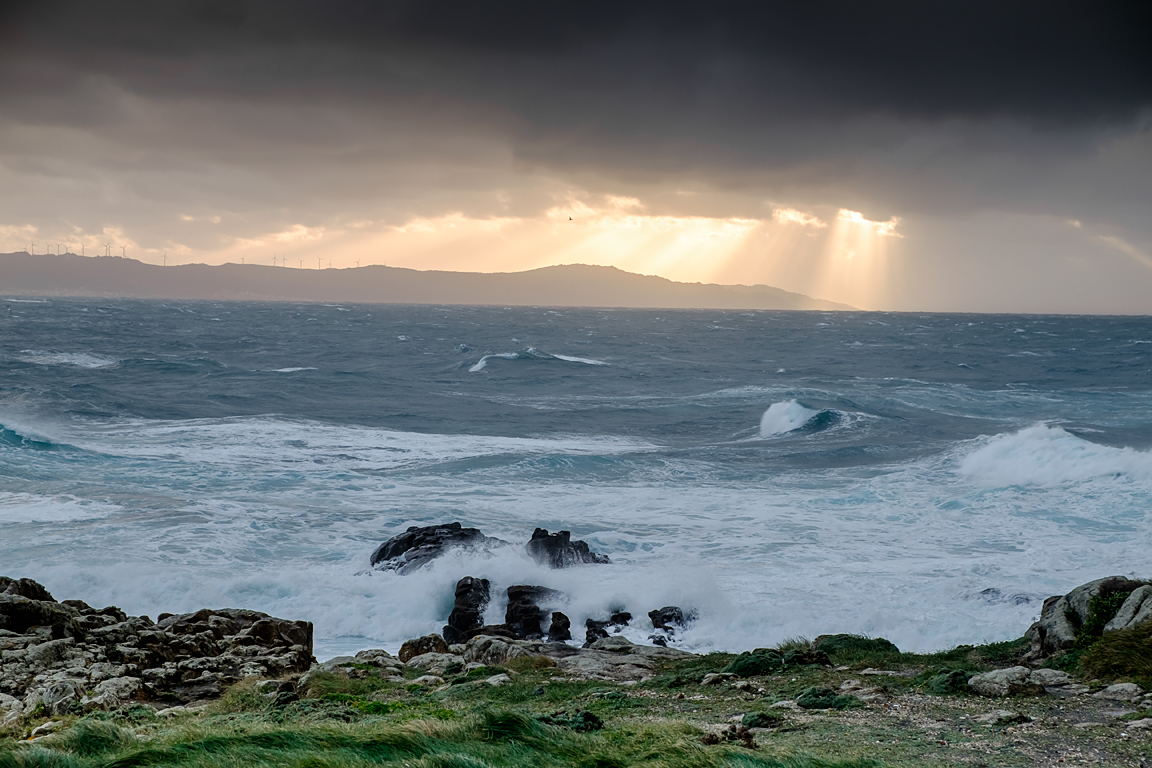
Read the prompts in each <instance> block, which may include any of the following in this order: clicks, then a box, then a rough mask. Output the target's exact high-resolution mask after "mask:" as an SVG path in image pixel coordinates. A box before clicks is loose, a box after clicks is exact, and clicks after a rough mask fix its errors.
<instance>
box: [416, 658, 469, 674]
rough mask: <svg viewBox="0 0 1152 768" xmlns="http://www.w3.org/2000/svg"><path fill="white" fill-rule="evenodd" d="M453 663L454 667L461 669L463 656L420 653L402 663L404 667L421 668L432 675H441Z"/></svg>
mask: <svg viewBox="0 0 1152 768" xmlns="http://www.w3.org/2000/svg"><path fill="white" fill-rule="evenodd" d="M454 665H455V667H456V669H463V668H464V657H463V656H457V655H455V654H453V653H422V654H420V655H419V656H413V657H412V658H410V659H408V661H406V662H405V663H404V666H406V667H411V668H412V669H423V670H426V671H427V672H428V673H429V674H432V675H443V674H444V673H445V672H447V671H448V669H449V667H452V666H454Z"/></svg>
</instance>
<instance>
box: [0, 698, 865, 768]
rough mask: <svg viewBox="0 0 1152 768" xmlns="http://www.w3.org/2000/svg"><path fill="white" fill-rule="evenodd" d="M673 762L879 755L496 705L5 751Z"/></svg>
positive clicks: (731, 764) (754, 765)
mask: <svg viewBox="0 0 1152 768" xmlns="http://www.w3.org/2000/svg"><path fill="white" fill-rule="evenodd" d="M634 765H646V766H657V765H658V766H667V767H668V768H735V767H736V766H742V767H745V768H872V767H873V766H878V765H880V764H879V763H877V762H875V761H873V760H867V759H863V760H861V759H853V760H843V761H841V760H835V759H819V758H816V757H813V756H809V755H804V754H785V753H780V752H774V751H768V750H756V751H751V750H748V749H745V748H743V747H738V746H734V745H729V744H722V745H717V746H705V745H704V744H702V743H701V741H700V738H699V732H697V731H696V730H695V729H692V728H689V727H686V726H684V725H681V724H676V723H661V724H651V725H640V726H636V727H631V728H627V729H622V730H615V731H589V732H580V731H577V730H573V729H571V728H566V727H558V726H551V725H546V724H544V723H541V722H540V721H539V720H538V719H535V718H532V717H529V716H528V715H526V714H524V713H522V712H516V711H512V710H500V709H490V710H485V711H481V712H478V713H477V714H475V715H473V716H471V717H469V718H467V719H466V720H463V721H459V722H443V721H417V722H411V723H407V724H399V725H398V724H395V723H389V722H385V721H379V720H376V721H371V722H364V723H359V724H355V725H350V724H340V723H328V724H324V725H318V724H305V725H299V724H297V725H294V726H292V727H282V726H275V725H270V724H267V723H243V724H236V723H231V722H220V721H215V720H209V721H205V722H203V723H198V724H195V725H190V726H184V727H173V728H169V729H165V730H161V731H159V732H156V733H153V734H149V737H148V738H147V739H146V740H145V739H141V738H138V737H136V736H133V735H132V734H131V733H129V732H128V731H126V730H124V729H120V728H118V727H117V726H115V725H113V724H110V723H99V722H97V723H90V722H86V721H83V720H82V721H80V722H79V723H77V724H76V725H75V726H73V728H71V729H70V730H69V731H67V732H65V733H64V734H62V735H60V736H57V737H53V738H51V739H48V740H46V741H45V742H42V743H40V744H37V745H32V746H29V747H23V746H8V747H7V748H6V749H0V768H130V767H134V766H186V767H187V768H209V767H210V766H211V767H212V768H219V767H231V766H235V767H236V768H240V767H241V766H243V767H244V768H253V767H255V766H285V767H287V768H359V767H360V766H405V767H406V768H498V767H503V766H509V767H511V766H516V767H517V768H519V767H521V766H539V768H551V767H552V766H556V767H557V768H560V767H561V766H565V767H568V766H575V767H576V768H615V767H617V766H619V767H620V768H624V766H634Z"/></svg>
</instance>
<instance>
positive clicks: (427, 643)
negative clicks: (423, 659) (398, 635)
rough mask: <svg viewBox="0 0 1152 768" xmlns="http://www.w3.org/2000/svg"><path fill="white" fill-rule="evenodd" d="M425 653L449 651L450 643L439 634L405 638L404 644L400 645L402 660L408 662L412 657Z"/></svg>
mask: <svg viewBox="0 0 1152 768" xmlns="http://www.w3.org/2000/svg"><path fill="white" fill-rule="evenodd" d="M425 653H448V643H446V642H444V638H442V637H440V635H437V634H431V635H424V637H418V638H416V639H415V640H405V641H404V644H403V645H401V646H400V661H402V662H404V663H405V664H406V663H408V661H409V660H410V659H413V658H415V657H416V656H422V655H424V654H425Z"/></svg>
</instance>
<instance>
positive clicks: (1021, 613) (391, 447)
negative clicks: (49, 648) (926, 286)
mask: <svg viewBox="0 0 1152 768" xmlns="http://www.w3.org/2000/svg"><path fill="white" fill-rule="evenodd" d="M4 303H5V305H6V306H2V307H0V573H3V574H7V575H12V576H30V577H32V578H35V579H37V580H39V581H41V582H43V583H44V584H46V585H47V586H48V587H49V589H50V590H52V591H53V592H54V593H55V594H56V595H57V597H59V598H80V599H83V600H85V601H87V602H89V603H91V604H94V605H108V604H114V605H118V606H120V607H122V608H124V609H125V610H127V611H129V612H130V613H135V614H139V613H143V614H148V615H151V616H152V617H153V618H155V616H156V614H158V613H159V612H161V611H182V610H193V609H197V608H200V607H246V608H254V609H258V610H263V611H267V612H269V613H272V614H275V615H278V616H283V617H290V618H306V619H310V620H312V621H313V622H315V625H316V634H317V655H318V656H320V657H322V658H323V657H326V656H332V655H335V654H336V653H342V652H347V651H351V650H355V649H359V648H366V647H384V648H389V649H392V650H395V648H396V647H397V646H398V645H399V644H400V643H401V642H402V641H403V640H404V639H406V638H408V637H414V636H417V635H421V634H425V633H427V632H431V631H436V630H438V628H439V627H440V626H441V625H442V624H443V623H444V620H445V619H446V617H447V614H448V612H449V610H450V609H451V603H452V590H453V587H454V584H455V582H456V580H457V579H458V578H460V577H461V576H465V575H472V576H483V577H488V578H490V579H493V580H494V582H495V584H496V585H497V587H498V588H500V589H501V590H502V588H503V587H504V586H507V585H510V584H516V583H521V584H523V583H527V584H541V585H545V586H551V587H555V588H558V589H561V590H563V591H564V592H566V593H567V594H568V595H569V596H570V598H571V602H570V603H569V604H568V606H567V607H566V608H565V611H566V612H567V613H568V614H569V616H570V617H571V618H572V620H573V626H574V627H577V626H581V625H582V624H583V620H584V619H585V618H586V617H589V616H591V617H597V618H603V617H605V616H606V614H607V613H608V611H609V610H610V609H618V608H625V609H627V610H630V611H631V612H632V613H634V614H636V615H638V616H640V617H643V615H644V614H646V613H647V611H649V610H651V609H653V608H659V607H661V606H664V605H679V606H682V607H684V608H685V609H695V610H696V611H697V612H698V614H699V619H698V620H697V622H696V623H695V624H694V625H693V626H692V627H691V628H690V629H689V630H688V631H687V632H685V633H684V634H683V637H682V640H681V642H682V643H683V647H686V648H689V649H696V650H708V649H723V650H740V649H745V648H750V647H755V646H763V645H767V644H771V643H774V642H776V641H779V640H782V639H784V638H787V637H795V636H809V637H811V636H814V635H816V634H819V633H825V632H859V633H865V634H870V635H883V636H885V637H888V638H889V639H891V640H893V641H894V642H896V643H897V644H898V645H900V646H901V647H902V648H905V649H908V650H929V649H939V648H944V647H950V646H952V645H955V644H958V643H977V642H984V641H992V640H1001V639H1007V638H1011V637H1017V636H1019V635H1020V634H1022V632H1023V631H1024V629H1025V628H1026V627H1027V626H1028V623H1029V622H1030V621H1032V620H1033V618H1034V617H1035V616H1036V615H1037V614H1038V613H1039V610H1040V604H1041V601H1042V600H1043V598H1044V597H1046V596H1048V595H1050V594H1056V593H1061V592H1065V591H1067V590H1068V589H1069V588H1071V587H1073V586H1075V585H1077V584H1080V583H1082V582H1084V581H1087V580H1090V579H1093V578H1097V577H1100V576H1104V575H1110V574H1114V573H1115V574H1138V575H1143V576H1148V575H1149V570H1150V568H1149V555H1148V553H1149V551H1152V319H1149V318H1119V317H1069V316H1051V317H1046V316H1011V315H947V314H923V315H922V314H888V313H866V312H849V313H825V312H727V311H649V310H644V311H633V310H616V311H610V310H598V309H597V310H575V309H563V310H552V309H547V308H478V307H427V306H420V307H406V306H382V305H352V304H349V305H323V304H288V303H283V304H278V303H211V302H147V301H127V300H106V299H70V300H55V299H53V300H16V299H9V300H6V301H5V302H4ZM456 520H458V521H460V522H462V523H464V524H465V525H471V526H476V527H479V528H480V529H481V530H483V531H484V533H486V534H488V535H490V536H497V537H500V538H503V539H506V540H509V541H513V542H517V543H519V542H523V541H526V540H527V539H528V537H529V536H530V534H531V532H532V530H533V529H534V528H535V527H537V526H541V527H544V528H548V529H550V530H557V529H568V530H571V531H573V535H574V537H577V538H583V539H585V540H586V541H588V542H589V543H590V544H591V546H592V548H593V549H594V550H595V551H598V552H603V553H605V554H607V555H609V556H610V557H611V558H612V561H613V564H612V565H609V566H584V567H579V568H574V569H570V570H565V571H550V570H546V569H542V568H540V567H538V566H536V565H534V564H533V563H532V562H531V561H529V560H528V559H527V558H526V557H525V556H524V555H523V554H522V553H521V552H520V550H519V548H513V549H510V550H508V551H507V552H505V553H504V554H503V555H502V556H501V557H499V558H495V559H482V558H476V557H465V556H451V557H446V558H443V559H441V560H440V561H437V563H436V564H435V566H434V567H432V568H430V569H427V570H425V571H421V572H418V573H416V574H413V575H409V576H397V575H394V574H387V573H379V572H367V573H366V572H365V571H366V570H367V569H368V556H369V554H370V553H371V551H372V550H373V548H374V547H375V546H376V545H377V544H379V543H380V542H382V541H383V540H385V539H387V538H388V537H390V536H392V535H394V534H396V533H398V532H400V531H403V530H404V529H405V528H407V527H408V526H410V525H427V524H432V523H441V522H451V521H456ZM489 612H490V614H491V618H492V620H493V621H497V622H498V621H500V620H501V619H500V617H501V615H502V612H503V605H501V604H500V601H499V600H498V599H497V600H495V601H494V603H493V605H492V606H490V608H489ZM638 625H639V626H637V627H636V628H634V629H633V630H631V632H632V633H633V634H634V635H635V637H634V639H641V640H642V639H643V638H644V637H646V636H647V633H646V631H645V627H644V619H643V618H640V619H639V621H638Z"/></svg>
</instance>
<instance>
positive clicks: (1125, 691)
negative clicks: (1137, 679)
mask: <svg viewBox="0 0 1152 768" xmlns="http://www.w3.org/2000/svg"><path fill="white" fill-rule="evenodd" d="M1092 695H1093V696H1095V697H1096V698H1098V699H1111V700H1112V701H1138V700H1139V699H1140V697H1141V696H1143V695H1144V690H1143V689H1142V688H1141V687H1140V686H1138V685H1136V683H1114V684H1112V685H1110V686H1108V687H1107V688H1105V689H1104V690H1102V691H1099V692H1098V693H1094V694H1092Z"/></svg>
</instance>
